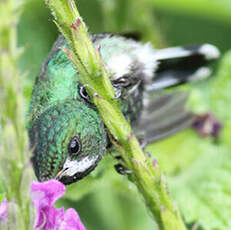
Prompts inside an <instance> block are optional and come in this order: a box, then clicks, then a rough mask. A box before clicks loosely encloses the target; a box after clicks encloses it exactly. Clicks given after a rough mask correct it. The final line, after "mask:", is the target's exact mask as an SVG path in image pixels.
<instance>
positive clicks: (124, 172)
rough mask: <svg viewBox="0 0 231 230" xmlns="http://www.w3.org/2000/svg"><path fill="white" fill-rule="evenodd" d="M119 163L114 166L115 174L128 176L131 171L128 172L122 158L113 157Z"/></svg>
mask: <svg viewBox="0 0 231 230" xmlns="http://www.w3.org/2000/svg"><path fill="white" fill-rule="evenodd" d="M114 158H115V159H116V160H117V161H118V162H119V163H118V164H115V165H114V168H115V170H116V172H118V173H119V174H121V175H130V174H132V171H131V170H128V169H127V168H126V166H125V165H124V159H123V157H122V156H120V155H118V156H115V157H114Z"/></svg>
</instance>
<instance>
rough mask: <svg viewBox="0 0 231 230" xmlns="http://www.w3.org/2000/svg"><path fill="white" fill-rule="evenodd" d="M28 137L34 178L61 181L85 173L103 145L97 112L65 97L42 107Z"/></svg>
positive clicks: (67, 182) (76, 178) (102, 129)
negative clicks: (53, 103)
mask: <svg viewBox="0 0 231 230" xmlns="http://www.w3.org/2000/svg"><path fill="white" fill-rule="evenodd" d="M29 137H30V143H31V148H32V150H33V157H32V163H33V167H34V170H35V174H36V176H37V178H38V180H39V181H45V180H49V179H52V178H55V179H57V180H60V181H61V182H63V183H64V184H71V183H73V182H75V181H77V180H79V179H81V178H83V177H84V176H86V175H87V174H89V173H90V172H91V171H92V170H93V169H94V168H95V167H96V165H97V163H98V162H99V160H100V159H101V158H102V156H103V155H104V153H105V151H106V145H107V137H106V130H105V128H104V124H103V122H102V120H101V118H100V116H99V114H98V112H97V111H95V110H94V109H92V108H90V107H89V106H87V105H86V104H85V103H84V102H82V101H72V100H67V101H65V102H63V103H58V104H57V105H54V106H52V107H49V108H48V109H46V110H45V111H44V112H43V113H42V114H41V115H40V116H39V117H38V118H37V119H36V120H35V121H34V122H33V125H32V127H31V128H30V130H29Z"/></svg>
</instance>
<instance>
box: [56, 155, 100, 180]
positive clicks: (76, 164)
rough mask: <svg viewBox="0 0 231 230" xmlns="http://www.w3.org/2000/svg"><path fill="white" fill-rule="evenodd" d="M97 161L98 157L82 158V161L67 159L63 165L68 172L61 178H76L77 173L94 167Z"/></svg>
mask: <svg viewBox="0 0 231 230" xmlns="http://www.w3.org/2000/svg"><path fill="white" fill-rule="evenodd" d="M97 159H98V157H91V158H89V157H88V156H86V157H84V158H82V159H81V160H80V161H77V160H70V159H69V158H67V160H66V161H65V163H64V165H63V169H66V170H65V171H64V172H63V173H62V175H60V176H61V177H63V176H74V175H75V174H76V173H81V172H84V171H86V170H87V169H88V168H90V167H91V166H92V165H94V164H95V162H96V161H97Z"/></svg>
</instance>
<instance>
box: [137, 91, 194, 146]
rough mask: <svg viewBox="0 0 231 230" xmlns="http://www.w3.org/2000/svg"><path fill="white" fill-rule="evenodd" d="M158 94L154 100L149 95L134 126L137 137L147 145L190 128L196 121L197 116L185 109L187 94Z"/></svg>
mask: <svg viewBox="0 0 231 230" xmlns="http://www.w3.org/2000/svg"><path fill="white" fill-rule="evenodd" d="M156 93H157V92H156ZM158 94H159V95H158ZM158 94H156V96H155V97H154V98H153V95H151V94H149V95H147V97H146V98H145V101H146V103H145V104H144V109H143V111H142V113H141V116H140V119H139V120H138V121H137V122H136V124H133V126H134V130H135V133H136V135H138V136H140V137H142V138H144V140H145V142H147V143H150V142H154V141H157V140H160V139H163V138H165V137H167V136H170V135H172V134H174V133H176V132H178V131H181V130H183V129H185V128H188V127H190V126H191V125H192V124H193V122H194V121H195V114H194V113H192V112H191V111H187V110H186V109H185V103H186V101H187V98H188V94H187V93H184V92H173V93H168V94H163V93H162V94H161V93H160V92H159V93H158Z"/></svg>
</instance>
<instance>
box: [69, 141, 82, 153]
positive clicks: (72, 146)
mask: <svg viewBox="0 0 231 230" xmlns="http://www.w3.org/2000/svg"><path fill="white" fill-rule="evenodd" d="M81 148H82V145H81V142H80V140H79V138H78V137H76V136H75V137H72V138H71V141H70V143H69V145H68V152H69V153H70V154H71V155H77V154H78V153H79V152H80V151H81Z"/></svg>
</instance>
